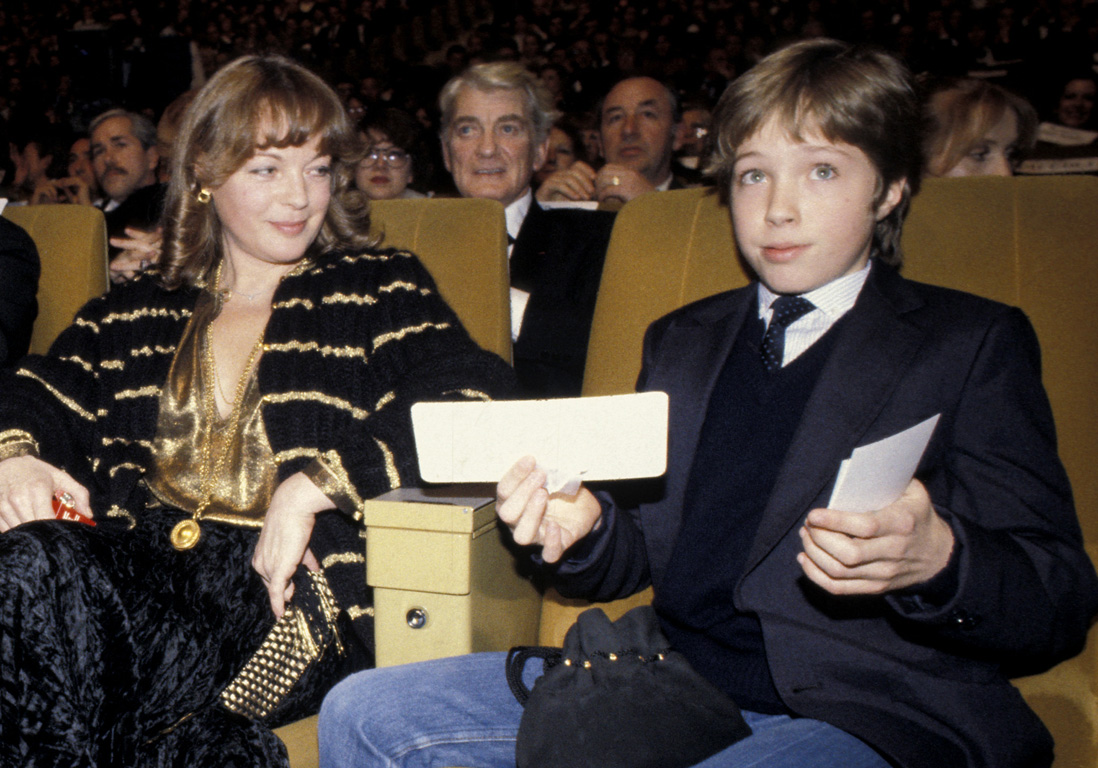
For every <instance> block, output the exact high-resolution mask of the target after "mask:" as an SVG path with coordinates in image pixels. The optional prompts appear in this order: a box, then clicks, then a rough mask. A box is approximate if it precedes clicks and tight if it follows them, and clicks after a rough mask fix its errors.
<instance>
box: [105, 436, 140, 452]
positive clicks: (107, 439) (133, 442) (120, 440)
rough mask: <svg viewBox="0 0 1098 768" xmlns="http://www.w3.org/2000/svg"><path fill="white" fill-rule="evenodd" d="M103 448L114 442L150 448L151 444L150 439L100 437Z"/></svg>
mask: <svg viewBox="0 0 1098 768" xmlns="http://www.w3.org/2000/svg"><path fill="white" fill-rule="evenodd" d="M100 442H101V443H102V444H103V447H104V448H108V447H110V446H112V445H114V444H115V443H121V444H122V445H140V446H141V447H142V448H147V449H149V450H150V451H151V450H152V447H153V444H152V441H151V440H131V439H129V438H128V437H103V438H101V439H100Z"/></svg>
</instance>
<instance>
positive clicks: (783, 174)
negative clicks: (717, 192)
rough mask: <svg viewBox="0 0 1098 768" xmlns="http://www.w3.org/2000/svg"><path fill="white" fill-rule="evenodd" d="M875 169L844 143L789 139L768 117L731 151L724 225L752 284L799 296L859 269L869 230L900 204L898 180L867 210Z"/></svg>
mask: <svg viewBox="0 0 1098 768" xmlns="http://www.w3.org/2000/svg"><path fill="white" fill-rule="evenodd" d="M877 179H878V175H877V169H876V168H875V167H874V165H873V163H872V162H871V161H870V160H869V157H868V156H866V154H865V153H864V152H863V151H862V150H860V149H858V148H857V147H855V146H853V145H851V144H844V143H834V142H832V141H829V140H828V139H826V138H824V137H823V136H822V135H821V134H820V133H819V132H818V131H815V130H806V131H804V135H803V141H796V140H794V139H793V138H792V137H790V136H789V135H788V133H787V132H786V131H785V130H784V129H783V128H782V127H780V126H779V125H778V124H777V123H776V121H775V120H774V119H771V120H769V121H767V122H766V123H764V124H763V126H762V128H760V129H759V131H758V132H756V133H755V134H754V135H753V136H751V137H750V138H749V139H748V140H747V141H745V142H744V143H743V144H742V145H741V146H740V147H739V150H738V151H737V153H736V162H735V165H734V173H733V179H732V189H731V199H732V223H733V227H734V229H735V233H736V242H737V244H738V245H739V248H740V252H741V253H742V254H743V256H744V258H745V259H746V260H747V263H748V264H750V265H751V268H752V269H754V271H755V274H756V275H758V277H759V280H761V281H762V282H763V284H764V285H766V287H768V288H769V289H770V290H772V291H774V292H776V293H786V294H801V293H807V292H808V291H811V290H814V289H816V288H819V287H821V286H824V285H827V284H828V283H830V282H831V281H833V280H835V279H837V278H839V277H842V276H843V275H849V274H851V273H853V272H857V271H858V270H859V269H861V268H862V267H864V266H865V265H866V262H867V261H868V259H869V249H870V245H871V243H872V241H873V229H874V227H875V225H876V223H877V221H878V220H879V219H881V218H884V217H885V216H886V215H888V213H889V212H890V211H891V210H892V209H893V208H894V207H895V206H896V205H897V203H899V202H900V198H901V197H902V194H903V186H904V182H903V181H902V180H901V181H898V182H895V183H894V184H892V185H890V186H889V188H888V190H887V194H886V195H885V198H884V201H883V202H882V203H881V204H880V205H878V206H874V204H873V203H874V198H875V197H876V194H875V193H876V191H877V183H878V182H877Z"/></svg>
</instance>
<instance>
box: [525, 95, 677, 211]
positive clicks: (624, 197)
mask: <svg viewBox="0 0 1098 768" xmlns="http://www.w3.org/2000/svg"><path fill="white" fill-rule="evenodd" d="M599 115H600V123H599V137H600V140H601V145H602V155H603V157H604V158H605V159H606V163H605V164H604V165H603V166H602V167H601V168H599V170H598V171H596V170H595V169H594V168H592V167H591V166H590V165H588V164H587V163H574V164H573V165H572V166H571V167H570V168H568V169H566V170H564V171H560V172H558V173H555V174H553V175H552V176H550V177H549V178H547V179H546V180H545V182H544V183H543V184H542V185H541V187H539V189H538V199H539V200H544V201H554V200H598V201H600V202H602V201H607V200H616V201H619V202H628V201H630V200H632V199H633V198H635V197H637V196H638V195H643V194H644V193H645V192H653V191H659V190H666V189H678V188H681V187H683V186H686V184H685V183H684V182H683V181H682V180H679V179H675V177H674V176H673V174H672V172H671V158H672V155H673V153H674V151H675V150H676V149H678V147H679V137H678V126H679V123H680V121H681V117H682V116H681V115H680V114H679V105H678V99H677V97H676V96H675V94H674V93H673V92H672V91H671V89H670V88H668V87H667V86H665V85H663V84H662V83H660V82H659V81H658V80H654V79H652V78H650V77H631V78H629V79H627V80H622V81H621V82H619V83H618V84H617V85H615V86H614V87H613V88H611V89H610V92H609V93H607V94H606V98H604V99H603V100H602V104H601V106H600V108H599Z"/></svg>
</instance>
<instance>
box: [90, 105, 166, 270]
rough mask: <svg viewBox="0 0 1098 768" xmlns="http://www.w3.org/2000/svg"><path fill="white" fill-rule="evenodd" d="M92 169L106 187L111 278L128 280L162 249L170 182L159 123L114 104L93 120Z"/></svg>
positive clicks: (101, 184)
mask: <svg viewBox="0 0 1098 768" xmlns="http://www.w3.org/2000/svg"><path fill="white" fill-rule="evenodd" d="M88 136H89V139H90V140H91V157H92V170H93V171H94V172H95V180H96V182H98V184H99V188H100V189H101V190H102V191H103V197H104V201H105V202H104V203H103V206H102V208H103V213H104V214H106V217H107V235H108V236H109V238H110V243H111V249H110V259H111V261H110V273H111V281H112V282H115V283H120V282H124V281H126V280H129V279H130V278H132V277H133V276H134V275H135V274H136V273H137V272H139V271H141V270H143V269H145V268H146V267H148V266H150V265H151V264H154V263H155V262H156V260H157V258H158V257H159V253H160V213H161V211H162V209H163V207H164V191H165V186H164V185H163V184H160V183H158V182H157V176H156V168H157V165H158V164H159V163H160V153H159V152H158V151H157V148H156V127H155V126H154V125H153V124H152V121H150V120H149V119H148V118H147V117H145V116H144V115H140V114H137V113H135V112H127V111H126V110H123V109H112V110H109V111H107V112H104V113H103V114H101V115H99V116H98V117H96V118H95V119H94V120H92V122H91V125H90V126H89V129H88Z"/></svg>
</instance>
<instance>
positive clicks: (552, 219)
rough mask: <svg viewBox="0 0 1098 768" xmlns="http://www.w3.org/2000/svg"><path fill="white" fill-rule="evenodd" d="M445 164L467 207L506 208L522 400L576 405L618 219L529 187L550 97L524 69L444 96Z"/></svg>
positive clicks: (464, 84) (471, 77) (511, 66)
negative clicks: (485, 203)
mask: <svg viewBox="0 0 1098 768" xmlns="http://www.w3.org/2000/svg"><path fill="white" fill-rule="evenodd" d="M439 106H440V108H441V113H442V155H443V161H444V163H445V165H446V169H447V170H448V171H449V172H450V174H451V176H453V179H454V184H455V186H456V187H457V189H458V192H459V193H460V194H461V196H462V197H480V198H486V199H490V200H498V201H499V202H500V203H502V204H503V206H504V214H505V216H506V221H507V234H508V239H509V240H510V241H511V242H512V246H511V248H510V262H511V338H512V340H513V341H514V350H513V358H514V365H515V372H516V373H517V374H518V379H519V386H520V388H521V390H522V393H523V394H524V395H525V396H528V397H568V396H574V395H578V394H579V393H580V388H581V386H582V383H583V368H584V363H585V360H586V355H587V337H588V335H589V333H590V330H591V316H592V315H593V314H594V309H595V297H596V295H597V293H598V287H599V279H600V277H601V276H602V262H603V260H604V258H605V256H606V246H607V244H608V243H609V241H610V230H611V228H612V227H613V223H614V214H612V213H609V212H606V211H587V210H546V209H544V208H542V206H541V205H539V204H538V203H537V201H535V200H534V196H533V193H532V191H531V187H530V182H531V179H532V178H533V176H534V173H535V172H536V171H537V170H538V168H540V167H541V165H542V163H544V162H545V156H546V153H547V151H548V143H549V138H548V137H549V128H550V127H551V126H552V123H553V120H554V119H555V118H556V116H557V115H556V111H555V110H554V109H553V107H552V97H551V96H550V95H549V92H548V91H547V90H546V89H545V87H544V86H543V85H542V84H541V82H540V81H539V80H538V79H537V78H536V77H535V76H534V75H533V74H531V73H530V72H528V71H527V70H526V69H524V68H523V67H522V66H521V65H519V64H516V63H514V62H495V63H490V64H478V65H475V66H472V67H470V68H469V69H467V70H466V71H465V72H463V73H462V74H461V75H458V76H457V77H455V78H453V79H451V80H450V82H448V83H447V84H446V85H445V87H443V89H442V92H441V94H440V96H439Z"/></svg>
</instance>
